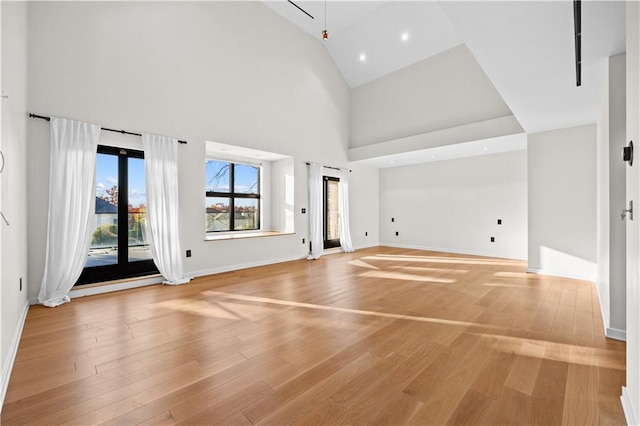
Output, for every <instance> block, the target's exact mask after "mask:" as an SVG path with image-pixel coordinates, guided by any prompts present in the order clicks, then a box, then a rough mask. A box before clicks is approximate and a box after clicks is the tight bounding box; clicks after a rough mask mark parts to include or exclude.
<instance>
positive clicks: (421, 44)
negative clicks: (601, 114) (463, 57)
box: [265, 0, 625, 133]
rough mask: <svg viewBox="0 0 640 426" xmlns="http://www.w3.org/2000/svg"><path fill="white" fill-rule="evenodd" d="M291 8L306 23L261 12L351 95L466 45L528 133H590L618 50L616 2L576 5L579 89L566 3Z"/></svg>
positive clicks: (621, 46) (283, 6) (283, 10)
mask: <svg viewBox="0 0 640 426" xmlns="http://www.w3.org/2000/svg"><path fill="white" fill-rule="evenodd" d="M294 2H295V3H296V4H297V5H298V6H300V7H301V8H302V9H304V10H305V11H307V12H308V13H309V14H310V15H312V16H313V17H314V19H312V18H310V17H309V16H307V15H306V14H304V13H303V12H301V11H300V10H299V9H297V8H296V7H295V6H294V5H292V4H291V3H290V2H288V1H286V0H281V1H267V2H265V4H266V5H267V6H268V7H270V8H271V9H273V10H274V11H276V12H277V13H279V14H281V15H282V16H284V17H285V18H286V19H288V20H290V21H291V22H293V23H294V24H296V25H298V26H299V27H300V28H301V29H302V30H304V31H306V32H308V33H309V34H311V35H312V36H313V37H317V39H318V42H319V43H324V45H325V46H326V48H327V50H328V51H329V54H330V55H331V57H332V58H333V60H334V61H335V63H336V65H337V66H338V68H339V69H340V71H341V73H342V74H343V76H344V78H345V80H346V81H347V83H348V84H349V86H351V87H352V88H355V87H358V86H361V85H364V84H367V83H368V82H371V81H373V80H375V79H378V78H381V77H384V76H385V75H387V74H389V73H392V72H394V71H397V70H400V69H402V68H405V67H407V66H409V65H412V64H415V63H417V62H420V61H424V60H427V59H428V58H431V57H433V56H435V55H437V54H438V53H441V52H443V51H445V50H447V49H450V48H452V47H454V46H457V45H460V44H465V45H466V46H467V47H468V49H469V50H470V51H471V53H472V54H473V56H474V57H475V59H476V60H477V62H478V63H479V65H480V66H481V68H482V69H483V71H484V72H485V73H486V75H487V77H488V78H489V80H490V81H491V83H492V84H493V85H494V86H495V88H496V90H497V91H498V93H499V94H500V96H501V97H502V98H503V99H504V101H505V102H506V104H507V105H508V107H509V108H510V109H511V111H512V112H513V114H514V116H515V117H516V118H517V120H518V121H519V123H520V124H521V126H522V128H523V129H524V130H525V131H526V132H527V133H534V132H539V131H545V130H551V129H557V128H563V127H570V126H576V125H582V124H587V123H595V122H596V121H597V117H598V111H599V108H600V102H601V98H602V93H603V88H604V84H605V77H606V64H607V58H608V57H609V56H612V55H614V54H617V53H621V52H624V50H625V3H624V2H619V1H583V2H582V86H580V87H576V83H575V65H574V35H573V2H572V1H569V0H565V1H497V2H486V1H470V2H458V1H437V2H436V1H408V2H404V1H355V2H352V1H335V0H331V1H327V2H326V3H325V2H324V1H308V0H300V1H295V0H294ZM325 7H326V29H327V30H328V31H329V39H328V40H326V41H324V42H323V41H322V40H321V32H322V29H323V28H325Z"/></svg>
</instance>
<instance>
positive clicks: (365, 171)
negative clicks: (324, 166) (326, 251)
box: [349, 163, 380, 249]
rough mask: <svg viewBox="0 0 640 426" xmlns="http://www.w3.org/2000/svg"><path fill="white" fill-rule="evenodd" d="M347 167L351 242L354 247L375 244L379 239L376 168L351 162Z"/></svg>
mask: <svg viewBox="0 0 640 426" xmlns="http://www.w3.org/2000/svg"><path fill="white" fill-rule="evenodd" d="M349 168H350V169H351V174H350V175H349V202H350V206H351V208H350V211H349V214H350V219H351V229H350V231H351V242H352V243H353V247H354V248H356V249H358V248H362V247H371V246H376V245H378V243H379V241H380V239H379V235H378V222H379V220H378V219H379V206H380V204H379V202H378V168H377V167H367V166H364V165H361V164H353V163H352V164H350V165H349ZM365 233H366V235H365Z"/></svg>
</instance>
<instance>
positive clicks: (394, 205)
mask: <svg viewBox="0 0 640 426" xmlns="http://www.w3.org/2000/svg"><path fill="white" fill-rule="evenodd" d="M392 218H394V220H395V221H394V222H391V219H392ZM498 219H502V225H498V224H497V220H498ZM395 232H398V233H399V235H398V236H396V235H395ZM491 237H495V242H493V243H492V242H491V241H490V238H491ZM380 242H381V244H383V245H392V246H402V247H415V248H424V249H432V250H439V251H449V252H459V253H471V254H478V255H487V256H497V257H506V258H515V259H526V257H527V155H526V151H514V152H507V153H501V154H493V155H484V156H478V157H469V158H462V159H457V160H448V161H441V162H433V163H426V164H420V165H413V166H405V167H394V168H386V169H380Z"/></svg>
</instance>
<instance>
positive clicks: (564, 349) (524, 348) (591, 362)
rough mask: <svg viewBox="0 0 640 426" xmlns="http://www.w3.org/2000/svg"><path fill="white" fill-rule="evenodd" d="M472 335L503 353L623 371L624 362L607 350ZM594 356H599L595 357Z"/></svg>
mask: <svg viewBox="0 0 640 426" xmlns="http://www.w3.org/2000/svg"><path fill="white" fill-rule="evenodd" d="M474 334H477V335H479V336H480V337H482V338H484V339H489V340H491V341H492V343H493V345H494V347H495V348H496V349H499V350H501V351H502V352H505V353H514V354H516V355H522V356H528V357H531V358H539V359H548V360H553V361H561V362H566V363H570V364H581V365H587V366H591V367H605V368H612V369H617V370H624V369H625V365H624V362H622V363H620V362H617V361H616V358H615V355H616V354H617V352H616V351H611V350H608V349H600V348H593V347H590V346H581V345H572V344H567V343H558V342H549V341H545V340H535V339H527V338H524V337H513V336H500V335H495V334H481V333H474ZM596 355H599V356H598V357H596Z"/></svg>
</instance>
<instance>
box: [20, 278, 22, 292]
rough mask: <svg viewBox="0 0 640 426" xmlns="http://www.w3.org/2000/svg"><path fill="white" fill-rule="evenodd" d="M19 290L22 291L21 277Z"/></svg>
mask: <svg viewBox="0 0 640 426" xmlns="http://www.w3.org/2000/svg"><path fill="white" fill-rule="evenodd" d="M20 291H22V277H20Z"/></svg>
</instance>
